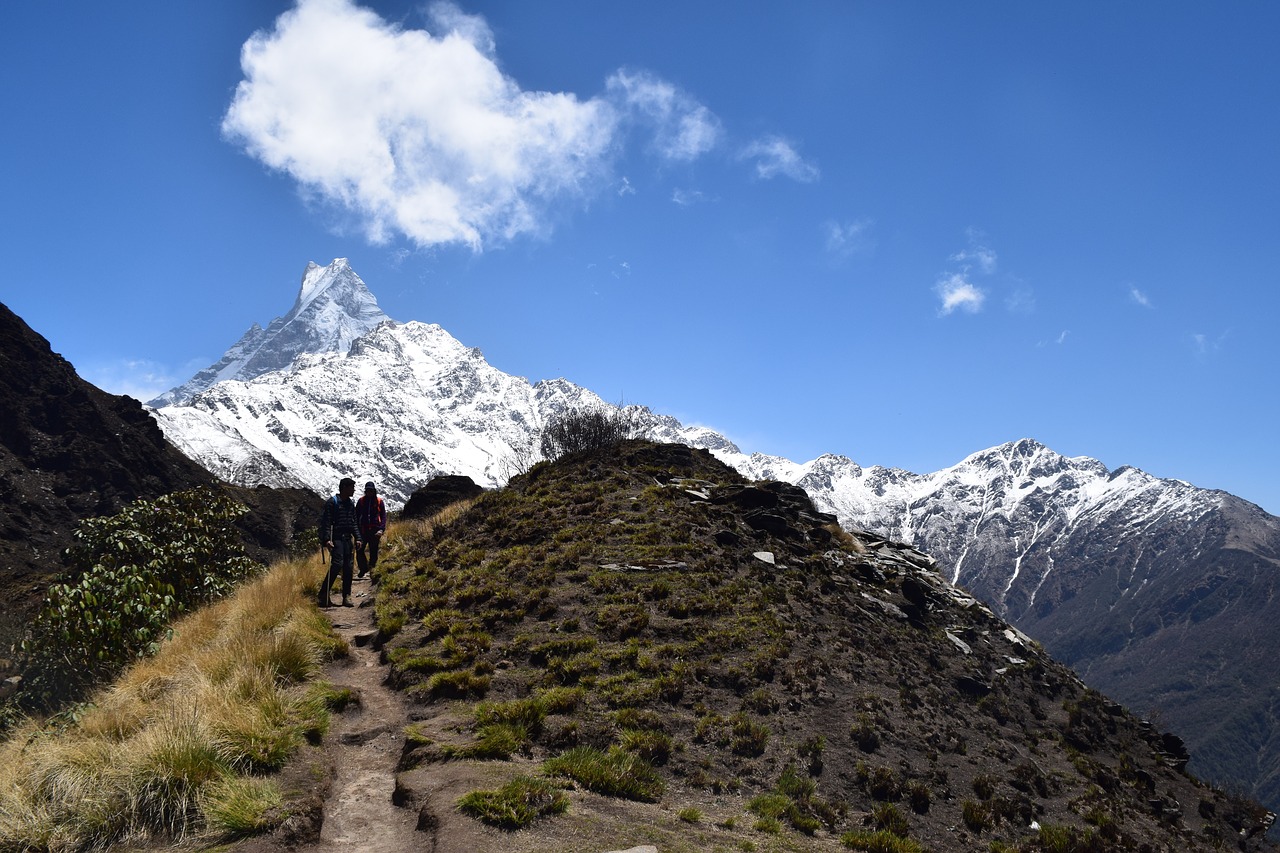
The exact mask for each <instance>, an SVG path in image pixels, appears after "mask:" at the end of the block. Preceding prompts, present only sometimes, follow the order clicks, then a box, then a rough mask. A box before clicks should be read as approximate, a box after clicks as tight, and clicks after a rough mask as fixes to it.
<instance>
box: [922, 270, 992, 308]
mask: <svg viewBox="0 0 1280 853" xmlns="http://www.w3.org/2000/svg"><path fill="white" fill-rule="evenodd" d="M934 292H935V293H937V294H938V297H939V298H940V299H941V300H942V307H941V309H940V313H941V314H942V315H944V316H945V315H947V314H951V313H953V312H955V311H964V312H965V313H967V314H976V313H978V312H979V311H981V310H982V303H983V302H985V301H986V298H987V294H986V291H984V290H982V288H980V287H977V286H975V285H974V284H973V283H972V282H970V281H969V280H968V279H967V278H966V277H965V274H964V273H959V272H957V273H951V274H950V275H947V276H944V277H943V278H941V279H939V280H938V283H937V284H936V285H934Z"/></svg>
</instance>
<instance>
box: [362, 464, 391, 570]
mask: <svg viewBox="0 0 1280 853" xmlns="http://www.w3.org/2000/svg"><path fill="white" fill-rule="evenodd" d="M356 520H357V521H358V522H359V523H360V541H361V543H363V544H360V545H357V546H356V561H357V562H358V563H359V564H360V577H364V576H365V575H367V574H368V573H369V572H371V571H373V568H374V567H375V566H377V565H378V543H379V542H380V541H381V540H382V534H384V533H386V532H387V507H386V505H385V504H383V502H382V498H380V497H378V490H377V489H376V488H374V485H373V482H372V481H370V482H368V483H365V484H364V497H362V498H360V500H358V501H356ZM366 550H368V552H369V553H368V555H367V556H366V555H365V551H366Z"/></svg>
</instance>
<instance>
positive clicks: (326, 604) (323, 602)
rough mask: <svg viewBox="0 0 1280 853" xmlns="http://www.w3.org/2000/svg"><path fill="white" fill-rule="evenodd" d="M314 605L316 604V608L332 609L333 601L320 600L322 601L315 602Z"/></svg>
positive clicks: (327, 599)
mask: <svg viewBox="0 0 1280 853" xmlns="http://www.w3.org/2000/svg"><path fill="white" fill-rule="evenodd" d="M316 604H317V605H318V606H320V607H332V606H333V599H332V598H322V599H320V600H319V601H317V602H316Z"/></svg>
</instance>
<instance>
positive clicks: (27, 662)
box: [21, 488, 261, 707]
mask: <svg viewBox="0 0 1280 853" xmlns="http://www.w3.org/2000/svg"><path fill="white" fill-rule="evenodd" d="M247 511H248V509H247V508H246V507H245V506H244V505H242V504H239V503H237V502H235V501H233V500H232V499H231V498H229V497H227V496H225V495H222V494H219V493H217V492H215V491H213V490H212V489H210V488H199V489H191V490H189V491H185V492H175V493H173V494H171V495H166V496H164V497H161V498H157V499H156V500H154V501H148V500H140V501H135V502H134V503H132V504H130V505H129V506H127V507H126V508H125V509H124V510H122V511H121V512H120V513H119V514H117V515H114V516H111V517H107V518H93V519H89V520H87V521H85V522H83V523H82V524H81V525H80V528H79V529H78V530H76V532H75V540H76V541H75V544H74V545H72V547H71V548H69V549H68V550H67V556H68V559H69V561H70V563H71V565H72V566H73V568H74V569H75V570H76V572H77V577H76V579H75V580H72V581H68V582H67V583H60V584H54V585H53V586H51V587H49V590H48V592H47V593H46V596H45V600H44V603H43V605H42V606H41V608H40V611H39V614H38V616H37V617H36V618H35V619H34V620H33V621H32V628H31V631H30V633H29V634H28V636H27V637H26V638H25V639H24V640H23V642H22V644H21V652H22V655H23V658H24V669H25V681H24V686H25V690H24V701H26V702H28V703H30V704H33V705H37V706H43V707H52V706H56V705H57V704H59V703H61V702H64V701H66V700H68V699H73V698H75V697H77V696H80V695H82V694H83V693H84V692H85V691H86V690H87V689H88V688H89V687H92V686H93V685H95V684H98V683H101V682H102V681H104V680H106V679H107V678H109V677H110V676H112V675H114V674H115V673H117V672H119V671H120V670H121V669H122V668H123V667H124V665H125V664H126V663H128V662H129V661H130V660H134V659H137V658H141V657H145V656H147V655H150V654H154V652H155V650H156V649H157V648H158V646H159V643H160V642H161V641H162V640H163V639H164V638H165V636H166V635H167V633H168V628H169V624H170V623H171V622H172V621H173V620H174V619H175V618H176V617H177V616H179V615H180V614H182V613H185V612H187V611H189V610H191V609H193V608H194V607H195V606H196V605H199V604H202V603H204V602H207V601H211V600H213V599H215V598H218V597H220V596H222V595H224V594H225V593H227V592H228V591H230V590H231V589H232V587H233V586H234V585H235V584H236V583H237V582H238V581H240V580H243V579H244V578H246V577H248V576H249V575H250V574H251V573H253V572H255V571H258V570H259V569H260V568H261V566H260V565H259V564H257V563H255V562H254V561H252V560H250V559H249V558H248V557H246V556H245V555H244V548H243V545H242V544H241V539H240V534H239V531H238V530H237V529H236V527H235V524H234V523H235V520H236V519H237V518H239V517H240V516H241V515H243V514H244V513H245V512H247Z"/></svg>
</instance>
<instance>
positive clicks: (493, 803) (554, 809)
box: [458, 776, 569, 829]
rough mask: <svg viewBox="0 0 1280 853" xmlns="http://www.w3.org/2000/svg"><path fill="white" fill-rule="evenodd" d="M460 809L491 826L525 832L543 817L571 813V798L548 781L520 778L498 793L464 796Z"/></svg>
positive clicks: (481, 792) (506, 785)
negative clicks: (524, 829)
mask: <svg viewBox="0 0 1280 853" xmlns="http://www.w3.org/2000/svg"><path fill="white" fill-rule="evenodd" d="M458 808H459V809H461V810H462V812H463V813H464V814H468V815H470V816H471V817H473V818H475V819H476V820H480V821H483V822H485V823H487V824H490V825H491V826H497V827H500V828H502V829H521V828H523V827H525V826H528V825H529V824H530V823H533V822H534V821H535V820H537V819H538V818H540V817H545V816H547V815H553V814H563V813H564V812H566V811H568V809H569V798H568V797H566V796H565V795H564V792H563V791H560V790H557V789H556V787H555V786H554V785H553V784H551V783H550V782H548V781H547V780H546V779H535V778H533V777H530V776H517V777H515V778H514V779H512V780H511V781H510V782H508V783H507V784H505V785H503V786H502V787H501V788H499V789H497V790H495V791H472V792H471V793H469V794H466V795H464V796H463V797H462V798H461V799H459V800H458Z"/></svg>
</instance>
